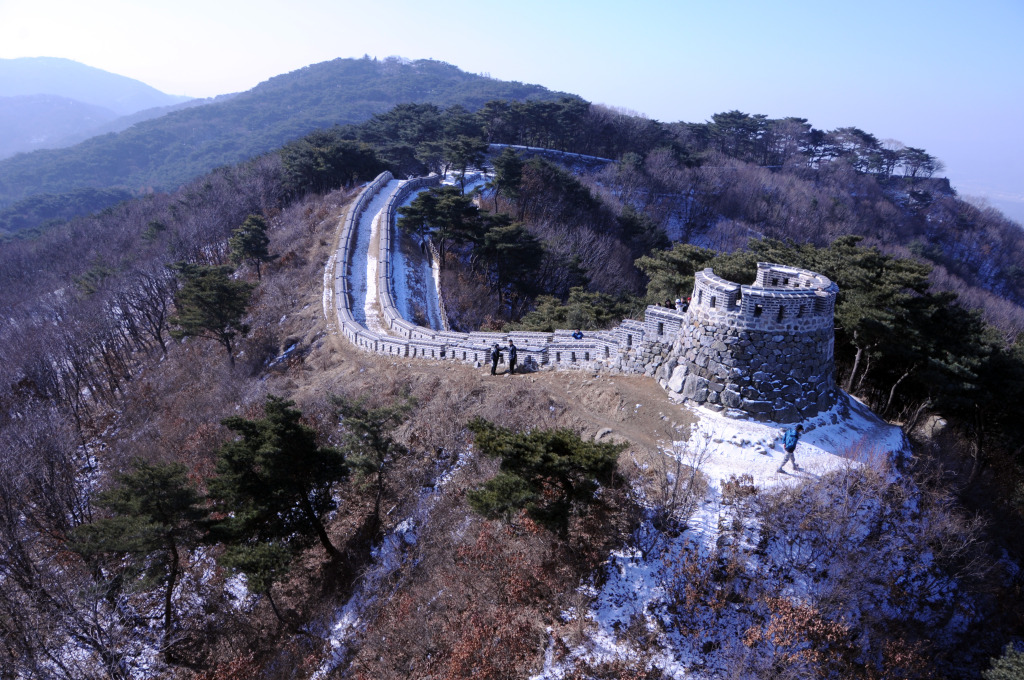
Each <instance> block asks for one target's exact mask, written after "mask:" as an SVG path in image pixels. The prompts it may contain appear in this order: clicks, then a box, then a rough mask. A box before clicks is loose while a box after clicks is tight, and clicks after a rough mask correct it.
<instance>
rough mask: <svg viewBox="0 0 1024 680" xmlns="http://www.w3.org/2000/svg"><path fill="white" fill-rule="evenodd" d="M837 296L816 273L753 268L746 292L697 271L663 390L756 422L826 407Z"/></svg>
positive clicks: (830, 397)
mask: <svg viewBox="0 0 1024 680" xmlns="http://www.w3.org/2000/svg"><path fill="white" fill-rule="evenodd" d="M838 290H839V289H838V286H836V285H835V284H834V283H833V282H832V281H830V280H829V279H828V278H827V277H825V276H822V275H821V274H817V273H815V272H810V271H807V270H803V269H798V268H795V267H787V266H784V265H777V264H771V263H763V262H762V263H758V274H757V278H756V281H755V283H754V284H753V285H751V286H738V285H736V284H731V283H729V282H728V281H725V280H724V279H721V278H720V277H718V276H715V275H714V273H713V272H712V271H711V269H710V268H709V269H705V270H704V271H702V272H697V274H696V276H695V282H694V295H693V296H692V297H693V299H692V302H691V306H690V309H689V311H688V314H689V316H690V322H689V323H688V324H685V325H684V326H683V328H682V329H681V330H680V334H679V339H678V340H677V342H676V344H675V347H674V349H673V355H674V357H673V358H674V360H675V366H674V367H673V368H672V372H671V375H670V376H669V377H667V378H663V380H664V386H665V388H666V389H667V390H668V391H669V394H670V396H671V397H672V398H674V399H676V400H679V401H685V402H689V403H694V404H697V405H701V406H706V407H708V408H711V409H713V410H729V411H730V412H732V411H738V412H742V413H746V414H748V415H750V416H751V417H753V418H755V419H757V420H770V421H775V422H783V423H788V422H794V421H797V420H801V419H803V418H806V417H808V416H810V415H814V414H816V413H818V412H819V411H822V410H826V409H828V408H830V407H831V405H832V404H833V403H834V401H835V384H834V378H833V373H834V356H833V348H834V332H833V318H832V316H833V315H832V312H833V309H834V305H835V295H836V293H837V292H838ZM723 301H724V304H723Z"/></svg>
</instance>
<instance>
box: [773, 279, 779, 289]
mask: <svg viewBox="0 0 1024 680" xmlns="http://www.w3.org/2000/svg"><path fill="white" fill-rule="evenodd" d="M777 285H779V280H778V279H775V278H773V279H772V288H774V287H775V286H777Z"/></svg>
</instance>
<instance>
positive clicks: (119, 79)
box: [0, 57, 194, 158]
mask: <svg viewBox="0 0 1024 680" xmlns="http://www.w3.org/2000/svg"><path fill="white" fill-rule="evenodd" d="M188 101H194V100H189V99H188V98H187V97H178V96H172V95H167V94H164V93H163V92H160V91H159V90H156V89H154V88H152V87H150V86H149V85H146V84H145V83H140V82H139V81H137V80H132V79H131V78H125V77H124V76H119V75H115V74H113V73H108V72H107V71H102V70H100V69H97V68H93V67H91V66H86V65H85V64H79V63H78V62H75V61H71V60H69V59H56V58H52V57H33V58H24V59H0V158H6V157H8V156H13V155H14V154H16V153H19V152H23V151H34V150H36V149H55V148H60V147H63V146H70V145H72V144H77V143H78V142H81V141H82V140H85V139H88V138H89V137H93V136H95V135H98V134H103V133H106V132H116V131H120V130H124V129H125V128H127V127H129V126H131V125H133V124H134V123H137V122H139V121H140V120H146V119H147V118H155V117H156V116H160V115H163V114H164V113H167V112H168V111H170V110H172V107H178V106H182V105H183V104H182V102H188Z"/></svg>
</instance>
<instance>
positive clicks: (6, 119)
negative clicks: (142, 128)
mask: <svg viewBox="0 0 1024 680" xmlns="http://www.w3.org/2000/svg"><path fill="white" fill-rule="evenodd" d="M117 117H118V116H117V114H116V113H114V112H113V111H111V110H110V109H107V108H104V107H102V106H94V105H92V104H86V103H84V102H80V101H78V100H76V99H68V98H67V97H59V96H57V95H52V94H26V95H19V96H16V97H0V158H6V157H7V156H13V155H14V154H15V153H18V152H19V151H31V150H33V149H47V148H53V147H55V146H61V144H60V143H59V142H60V140H63V139H65V138H67V137H69V136H71V135H75V134H77V133H79V132H80V131H82V130H94V129H96V128H97V127H99V126H100V125H103V124H104V123H109V122H110V121H112V120H114V119H116V118H117Z"/></svg>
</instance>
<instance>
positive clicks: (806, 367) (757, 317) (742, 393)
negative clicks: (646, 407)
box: [324, 173, 838, 423]
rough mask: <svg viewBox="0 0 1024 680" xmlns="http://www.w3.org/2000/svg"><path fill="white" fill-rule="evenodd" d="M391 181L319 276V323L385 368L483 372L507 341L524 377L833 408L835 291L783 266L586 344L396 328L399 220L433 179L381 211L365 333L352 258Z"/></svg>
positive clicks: (760, 405)
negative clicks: (371, 312)
mask: <svg viewBox="0 0 1024 680" xmlns="http://www.w3.org/2000/svg"><path fill="white" fill-rule="evenodd" d="M391 179H392V178H391V174H390V173H383V174H381V175H380V176H378V177H377V178H376V179H375V180H374V181H373V182H371V183H370V184H369V185H368V186H367V187H366V188H365V189H364V190H363V192H362V193H361V194H360V196H359V198H358V199H357V200H356V201H355V203H354V204H353V206H352V207H351V208H350V210H349V213H348V217H347V219H345V221H344V222H343V224H342V227H341V234H340V237H339V244H338V251H337V254H336V256H335V257H332V258H331V261H330V262H329V263H328V267H327V271H326V272H325V277H324V281H325V298H324V309H325V312H326V313H327V316H328V319H330V320H331V321H332V322H333V321H334V320H335V319H336V320H337V323H338V326H339V329H340V331H341V333H342V334H343V335H344V336H345V337H346V338H348V340H349V341H350V342H352V343H353V344H354V345H356V346H357V347H359V348H361V349H363V350H365V351H368V352H374V353H377V354H382V355H390V356H393V357H416V358H422V359H428V360H436V361H451V362H458V363H470V364H476V365H480V364H483V363H485V362H487V360H488V356H489V352H490V348H491V346H492V345H493V344H494V343H498V345H499V346H500V347H501V348H502V349H503V350H505V349H507V348H506V345H507V343H508V341H509V340H514V341H515V343H516V345H517V347H518V349H519V362H520V366H521V367H522V369H523V370H525V371H537V370H588V371H595V372H597V371H609V372H613V373H625V374H634V375H646V376H651V377H653V378H654V379H656V380H657V381H658V383H659V384H660V385H661V386H662V387H664V388H665V389H666V390H667V391H668V393H669V396H670V397H671V398H673V399H675V400H677V401H687V402H690V403H693V404H697V405H701V406H705V407H707V408H711V409H713V410H716V411H724V412H725V415H727V416H731V417H736V418H746V417H752V418H754V419H757V420H761V421H775V422H780V423H788V422H793V421H796V420H800V419H802V418H806V417H809V416H812V415H814V414H816V413H818V412H819V411H824V410H828V409H829V408H831V407H832V405H833V404H834V403H835V401H836V397H837V394H836V389H835V383H834V379H833V368H834V361H833V354H832V352H833V331H832V325H833V318H832V317H833V309H834V306H835V296H836V293H837V292H838V287H837V286H836V285H835V284H834V283H832V282H831V281H829V280H828V279H827V278H826V277H824V276H821V275H819V274H816V273H814V272H810V271H806V270H803V269H796V268H793V267H786V266H783V265H776V264H764V263H761V264H759V265H758V273H757V281H756V282H755V283H754V285H752V286H741V285H738V284H735V283H731V282H729V281H726V280H724V279H722V278H719V277H717V276H715V274H714V273H713V272H712V271H711V269H705V270H704V271H702V272H698V273H697V274H696V277H695V279H696V280H695V286H694V292H693V296H692V298H693V299H692V301H691V304H690V307H689V309H688V311H686V312H683V311H681V310H677V309H668V308H665V307H660V306H657V305H651V306H649V307H648V308H647V310H646V312H645V314H644V318H643V320H642V321H637V320H633V319H624V320H623V322H622V324H621V325H619V326H616V327H615V328H612V329H609V330H604V331H591V332H588V333H586V334H585V336H584V337H583V338H582V339H577V338H574V337H572V331H570V330H556V331H554V332H553V333H534V332H527V331H513V332H509V333H493V332H474V333H457V332H452V331H442V330H434V329H431V328H426V327H423V326H418V325H416V324H414V323H411V322H409V321H408V320H406V319H403V318H402V316H401V314H400V312H399V310H398V309H397V307H396V304H395V302H396V300H395V297H394V287H393V285H392V281H391V277H392V276H393V272H392V267H391V262H390V259H391V257H390V256H391V251H392V248H391V245H392V238H393V236H394V234H393V233H392V230H393V225H394V220H395V212H396V211H397V207H398V206H399V205H401V203H402V201H403V200H405V198H406V197H407V196H408V195H409V194H410V193H412V192H413V191H417V190H419V189H422V188H425V187H427V186H432V185H435V184H437V183H438V178H436V177H431V178H422V179H416V180H410V181H408V182H403V183H402V184H401V185H400V186H399V187H398V188H397V189H395V190H394V195H392V196H391V197H390V198H389V200H388V202H387V204H386V206H385V208H384V209H383V210H381V214H380V216H379V217H378V219H380V220H381V225H380V230H379V233H380V235H381V238H380V250H379V251H378V255H379V261H378V269H377V275H378V277H379V279H378V285H377V291H378V296H379V300H378V302H379V304H380V308H381V316H382V317H383V321H384V326H385V328H386V329H387V330H386V331H384V332H375V331H372V330H370V329H368V328H366V327H365V326H363V325H362V324H361V323H359V322H358V321H357V320H356V319H355V318H354V317H353V314H352V309H351V307H352V303H353V300H352V293H351V291H350V290H349V282H348V275H349V273H350V270H351V266H352V262H351V256H352V248H353V244H354V242H355V232H356V230H357V228H358V226H357V225H358V224H359V221H360V218H361V217H362V215H363V213H364V212H365V210H366V207H367V206H368V205H369V204H370V202H371V200H372V198H373V196H374V195H375V194H377V193H378V192H379V191H381V189H383V187H384V186H385V185H387V184H388V183H389V182H390V181H391Z"/></svg>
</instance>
